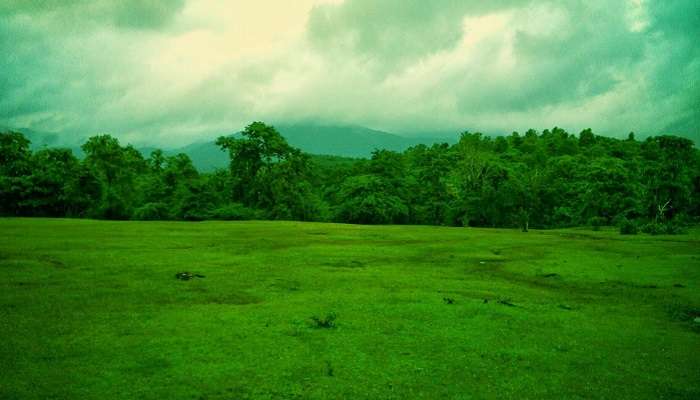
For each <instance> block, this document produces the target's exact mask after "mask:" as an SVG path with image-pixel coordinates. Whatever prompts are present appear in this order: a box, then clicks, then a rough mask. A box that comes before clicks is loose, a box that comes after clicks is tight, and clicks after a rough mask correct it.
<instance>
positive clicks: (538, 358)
mask: <svg viewBox="0 0 700 400" xmlns="http://www.w3.org/2000/svg"><path fill="white" fill-rule="evenodd" d="M0 272H1V273H2V276H1V278H0V324H1V325H0V339H2V342H1V346H0V398H2V399H15V398H17V399H131V398H138V399H212V400H213V399H249V398H250V399H257V398H261V399H290V398H299V399H307V398H309V399H325V398H347V399H419V398H424V399H448V398H456V399H469V398H476V399H480V398H514V399H526V398H533V399H563V398H572V399H577V398H581V399H583V398H585V399H590V398H609V399H660V398H679V399H682V398H686V399H697V398H700V352H699V350H700V323H699V322H697V321H698V320H696V318H697V317H698V316H700V314H699V312H700V290H699V289H700V231H692V230H691V232H690V233H689V234H686V235H678V236H648V235H637V236H621V235H619V234H618V233H617V232H615V231H612V230H603V231H601V232H592V231H588V230H582V229H572V230H553V231H531V232H528V233H523V232H519V231H516V230H496V229H470V228H443V227H414V226H357V225H342V224H321V223H297V222H193V223H185V222H106V221H89V220H65V219H64V220H60V219H57V220H51V219H0ZM180 272H189V273H191V274H193V275H194V274H199V275H203V276H204V277H197V276H192V279H190V280H180V279H176V276H175V275H176V274H177V273H180ZM332 316H335V320H333V317H332ZM329 317H330V318H329ZM314 319H315V320H314Z"/></svg>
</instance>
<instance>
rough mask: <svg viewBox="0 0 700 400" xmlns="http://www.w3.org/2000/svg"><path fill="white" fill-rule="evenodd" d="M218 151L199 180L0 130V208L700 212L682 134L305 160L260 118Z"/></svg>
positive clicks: (421, 219)
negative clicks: (225, 158) (219, 160)
mask: <svg viewBox="0 0 700 400" xmlns="http://www.w3.org/2000/svg"><path fill="white" fill-rule="evenodd" d="M216 143H217V145H218V146H220V147H221V149H222V150H223V151H226V152H228V154H229V158H230V164H229V168H228V170H217V171H215V172H212V173H200V172H198V171H197V169H196V168H195V167H194V166H193V164H192V162H191V160H190V159H189V157H188V156H187V155H186V154H177V155H166V154H165V153H164V152H163V151H161V150H155V151H153V152H151V154H150V155H149V156H147V157H144V156H143V155H142V154H141V153H139V151H137V150H136V149H135V148H134V147H132V146H131V145H126V146H124V145H122V144H121V143H119V141H118V140H117V139H116V138H114V137H112V136H110V135H97V136H93V137H91V138H89V139H88V140H87V142H85V143H84V144H83V146H82V150H83V151H84V153H85V156H84V157H83V158H82V159H78V158H76V157H75V156H74V155H73V153H72V152H71V151H70V150H68V149H58V148H49V149H41V150H38V151H35V152H32V151H31V150H30V147H29V145H30V142H29V141H28V140H27V139H26V138H25V137H24V136H23V135H22V134H20V133H15V132H7V133H2V134H0V214H2V215H11V216H64V217H90V218H107V219H144V220H149V219H180V220H201V219H286V220H305V221H306V220H317V221H336V222H347V223H362V224H433V225H452V226H489V227H520V228H523V229H524V230H527V229H528V228H530V227H533V228H556V227H567V226H578V225H594V226H599V225H625V226H629V224H630V223H632V224H636V225H653V228H650V229H651V230H653V231H659V230H661V231H663V230H664V229H665V228H664V227H665V226H667V225H669V224H674V225H677V224H686V223H692V222H696V221H697V220H698V217H700V152H699V151H698V149H696V148H695V146H694V144H693V142H691V141H690V140H687V139H683V138H679V137H675V136H656V137H650V138H647V139H645V140H644V141H638V140H636V139H635V137H634V134H632V133H631V134H630V135H629V136H628V137H627V139H625V140H618V139H613V138H609V137H604V136H598V135H595V134H594V133H593V132H592V131H591V130H590V129H586V130H583V131H582V132H581V133H580V134H579V135H578V136H577V135H573V134H570V133H568V132H566V131H565V130H563V129H561V128H558V127H555V128H553V129H551V130H549V129H546V130H544V131H542V132H537V131H535V130H532V129H531V130H528V131H527V132H526V133H525V134H523V135H521V134H520V133H518V132H513V133H512V134H510V135H508V136H499V137H496V138H491V137H488V136H485V135H482V134H480V133H478V132H464V133H463V134H462V135H461V136H460V140H459V141H458V142H457V143H456V144H454V145H448V144H445V143H442V144H434V145H432V146H426V145H417V146H414V147H411V148H409V149H407V150H406V151H403V152H394V151H388V150H381V149H378V150H376V151H375V152H374V153H373V155H372V157H371V158H369V159H348V158H339V157H323V156H315V155H309V154H305V153H304V152H302V151H300V150H299V149H296V148H294V147H292V146H290V145H289V144H288V143H287V141H286V140H285V139H284V137H283V136H282V135H281V134H280V133H279V132H278V131H277V130H276V129H275V128H274V127H272V126H270V125H267V124H265V123H263V122H253V123H252V124H250V125H248V126H247V127H246V128H245V130H243V132H241V134H240V135H234V136H222V137H219V138H218V140H217V141H216ZM668 230H669V231H673V229H668Z"/></svg>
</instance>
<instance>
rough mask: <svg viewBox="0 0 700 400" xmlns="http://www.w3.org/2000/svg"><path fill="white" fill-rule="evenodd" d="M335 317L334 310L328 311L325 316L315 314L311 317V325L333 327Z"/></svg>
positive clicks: (325, 327)
mask: <svg viewBox="0 0 700 400" xmlns="http://www.w3.org/2000/svg"><path fill="white" fill-rule="evenodd" d="M335 319H336V315H335V313H334V312H331V313H328V315H326V317H325V318H320V317H317V316H315V315H314V316H313V317H311V321H313V326H314V327H315V328H324V329H330V328H335Z"/></svg>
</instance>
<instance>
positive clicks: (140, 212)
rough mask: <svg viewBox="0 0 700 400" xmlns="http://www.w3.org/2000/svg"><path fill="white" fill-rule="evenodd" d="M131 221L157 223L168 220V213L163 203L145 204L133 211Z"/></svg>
mask: <svg viewBox="0 0 700 400" xmlns="http://www.w3.org/2000/svg"><path fill="white" fill-rule="evenodd" d="M132 218H133V219H136V220H140V221H158V220H167V219H170V211H169V210H168V206H167V205H166V204H165V203H146V204H144V205H143V206H141V207H139V208H137V209H136V210H134V215H133V216H132Z"/></svg>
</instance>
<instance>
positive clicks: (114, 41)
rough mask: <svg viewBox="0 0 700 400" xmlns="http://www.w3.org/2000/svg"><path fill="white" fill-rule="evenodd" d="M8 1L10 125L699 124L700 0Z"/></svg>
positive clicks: (172, 140)
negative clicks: (697, 40) (260, 122)
mask: <svg viewBox="0 0 700 400" xmlns="http://www.w3.org/2000/svg"><path fill="white" fill-rule="evenodd" d="M52 4H57V3H53V2H48V1H38V0H35V1H17V2H14V3H12V2H10V5H8V4H6V3H3V5H0V51H2V52H3V54H7V55H8V56H7V57H4V58H2V59H0V70H1V71H3V72H2V73H1V74H0V124H2V125H14V126H18V125H19V126H27V127H30V128H33V129H35V130H48V131H59V132H64V134H66V135H69V134H92V133H96V132H111V133H114V134H118V135H120V136H121V137H124V138H125V139H127V140H131V141H134V142H145V143H148V142H150V143H160V144H176V143H184V142H187V141H191V140H197V139H206V138H210V137H212V136H215V135H217V134H220V133H224V132H230V131H233V130H237V129H239V128H240V127H242V126H243V125H245V124H246V123H248V122H249V121H251V120H257V119H262V120H266V121H270V122H274V123H282V122H298V121H307V120H309V121H315V122H322V123H328V124H345V123H348V124H359V125H366V126H370V127H374V128H383V129H387V130H391V131H396V132H399V133H407V134H411V133H430V132H444V131H452V132H458V131H460V130H464V129H470V130H483V131H486V132H489V133H507V132H510V131H512V130H513V129H519V130H525V129H527V128H529V127H535V128H540V129H541V128H545V127H552V126H554V125H558V126H562V127H564V128H566V129H569V130H570V131H572V132H577V131H578V130H580V129H583V128H586V127H592V128H593V129H594V131H596V132H598V133H602V134H609V135H616V136H622V135H626V133H627V132H629V131H630V130H634V131H636V132H637V133H641V134H642V135H650V134H661V133H673V134H680V135H684V136H687V137H691V138H693V139H695V140H696V141H698V140H700V137H699V133H700V117H699V114H700V113H699V112H698V110H699V109H700V107H698V105H699V104H700V101H699V100H700V96H699V93H700V92H699V90H698V77H699V76H700V51H699V50H698V47H697V46H696V45H695V44H694V40H695V38H696V37H698V36H700V32H698V29H699V28H698V27H699V26H700V21H698V16H700V3H698V2H697V1H695V0H669V1H664V2H652V1H645V0H628V1H619V2H610V1H606V0H591V1H576V0H572V1H553V0H530V1H515V0H511V1H507V0H495V1H489V2H484V1H476V0H466V1H465V0H462V1H459V0H454V1H451V0H443V1H431V2H426V1H408V0H386V1H381V2H377V1H371V0H345V1H315V0H303V1H302V0H299V1H295V2H293V3H292V2H279V1H273V0H265V1H260V2H256V3H255V4H253V3H250V2H239V1H229V2H222V1H218V0H189V1H184V0H182V1H131V0H129V1H105V0H97V1H87V0H72V1H63V2H60V3H58V4H60V6H56V5H52Z"/></svg>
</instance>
